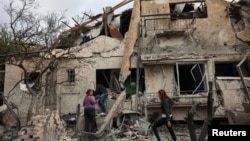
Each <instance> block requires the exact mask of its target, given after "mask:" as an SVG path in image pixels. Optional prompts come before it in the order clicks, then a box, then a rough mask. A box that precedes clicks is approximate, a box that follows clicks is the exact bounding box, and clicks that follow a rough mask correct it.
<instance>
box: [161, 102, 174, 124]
mask: <svg viewBox="0 0 250 141" xmlns="http://www.w3.org/2000/svg"><path fill="white" fill-rule="evenodd" d="M172 105H173V102H172V101H171V100H169V99H164V100H162V101H161V112H162V114H165V115H166V116H167V120H168V121H170V120H171V115H172V111H173V110H172Z"/></svg>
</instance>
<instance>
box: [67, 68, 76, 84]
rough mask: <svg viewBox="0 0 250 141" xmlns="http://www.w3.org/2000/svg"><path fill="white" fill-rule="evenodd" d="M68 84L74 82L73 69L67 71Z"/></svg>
mask: <svg viewBox="0 0 250 141" xmlns="http://www.w3.org/2000/svg"><path fill="white" fill-rule="evenodd" d="M67 72H68V82H75V69H68V70H67Z"/></svg>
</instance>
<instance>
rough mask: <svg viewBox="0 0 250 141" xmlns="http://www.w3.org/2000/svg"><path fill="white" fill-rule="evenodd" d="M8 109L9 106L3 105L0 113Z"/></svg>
mask: <svg viewBox="0 0 250 141" xmlns="http://www.w3.org/2000/svg"><path fill="white" fill-rule="evenodd" d="M6 109H7V105H6V104H3V105H2V106H0V112H3V111H5V110H6Z"/></svg>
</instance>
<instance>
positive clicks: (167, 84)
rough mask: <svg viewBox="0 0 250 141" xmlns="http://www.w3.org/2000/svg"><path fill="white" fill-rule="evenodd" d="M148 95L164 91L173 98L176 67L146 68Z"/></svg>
mask: <svg viewBox="0 0 250 141" xmlns="http://www.w3.org/2000/svg"><path fill="white" fill-rule="evenodd" d="M144 70H145V87H146V93H157V92H158V90H160V89H164V90H165V91H166V92H167V94H168V95H169V96H170V97H172V96H173V92H174V86H175V79H174V65H150V66H144Z"/></svg>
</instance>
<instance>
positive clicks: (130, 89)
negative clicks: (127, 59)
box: [124, 68, 145, 95]
mask: <svg viewBox="0 0 250 141" xmlns="http://www.w3.org/2000/svg"><path fill="white" fill-rule="evenodd" d="M130 71H131V73H130V75H129V76H128V77H127V79H126V81H125V84H124V85H125V88H126V94H129V95H132V94H136V86H137V85H136V76H137V73H136V71H137V69H134V68H133V69H131V70H130ZM144 76H145V75H144V69H140V71H139V85H138V86H139V92H141V93H143V92H144V90H145V79H144Z"/></svg>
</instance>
